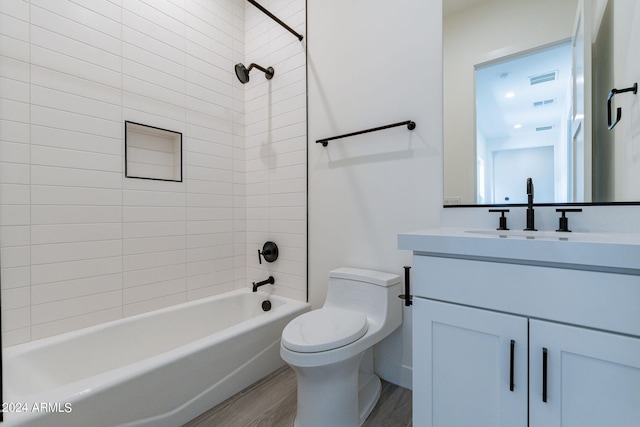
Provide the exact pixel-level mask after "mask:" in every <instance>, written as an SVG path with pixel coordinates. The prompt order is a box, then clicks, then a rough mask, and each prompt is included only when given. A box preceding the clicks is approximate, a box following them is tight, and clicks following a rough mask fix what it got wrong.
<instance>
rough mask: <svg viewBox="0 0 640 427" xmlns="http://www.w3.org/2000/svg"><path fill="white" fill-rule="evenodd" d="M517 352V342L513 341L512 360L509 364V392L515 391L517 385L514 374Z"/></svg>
mask: <svg viewBox="0 0 640 427" xmlns="http://www.w3.org/2000/svg"><path fill="white" fill-rule="evenodd" d="M515 350H516V342H515V340H511V359H510V362H509V390H510V391H513V389H514V387H515V384H514V382H513V373H514V365H515V360H514V354H515Z"/></svg>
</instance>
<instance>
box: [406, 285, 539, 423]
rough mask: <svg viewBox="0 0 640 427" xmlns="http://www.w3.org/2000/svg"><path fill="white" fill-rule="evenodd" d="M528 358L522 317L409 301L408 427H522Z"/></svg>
mask: <svg viewBox="0 0 640 427" xmlns="http://www.w3.org/2000/svg"><path fill="white" fill-rule="evenodd" d="M512 341H513V351H512V345H511V343H512ZM512 354H513V356H512ZM527 355H528V352H527V319H526V318H523V317H518V316H510V315H505V314H501V313H496V312H490V311H486V310H478V309H473V308H469V307H463V306H458V305H454V304H446V303H440V302H435V301H430V300H426V299H423V298H414V305H413V425H415V426H421V427H423V426H426V427H440V426H442V427H450V426H456V427H465V426H509V427H519V426H522V427H526V426H527V390H528V388H527ZM512 362H513V363H512ZM512 367H513V368H512ZM512 371H513V373H512ZM511 384H513V387H511ZM512 389H513V390H512Z"/></svg>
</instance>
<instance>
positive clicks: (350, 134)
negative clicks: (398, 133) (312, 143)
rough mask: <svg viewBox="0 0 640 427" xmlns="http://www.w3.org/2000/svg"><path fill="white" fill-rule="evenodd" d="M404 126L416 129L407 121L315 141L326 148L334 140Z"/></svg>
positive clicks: (412, 122) (413, 123)
mask: <svg viewBox="0 0 640 427" xmlns="http://www.w3.org/2000/svg"><path fill="white" fill-rule="evenodd" d="M404 125H406V126H407V129H409V130H414V129H415V128H416V123H415V122H414V121H411V120H407V121H406V122H400V123H394V124H392V125H386V126H380V127H377V128H371V129H367V130H361V131H358V132H351V133H345V134H344V135H338V136H333V137H331V138H322V139H319V140H317V141H316V144H322V145H323V146H324V147H326V146H327V145H328V144H329V141H333V140H334V139H340V138H346V137H348V136H356V135H361V134H363V133H369V132H376V131H379V130H383V129H389V128H394V127H397V126H404Z"/></svg>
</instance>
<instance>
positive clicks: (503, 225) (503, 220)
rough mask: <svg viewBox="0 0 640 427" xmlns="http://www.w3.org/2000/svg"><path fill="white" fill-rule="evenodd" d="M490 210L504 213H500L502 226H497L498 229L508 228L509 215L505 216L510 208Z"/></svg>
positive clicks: (490, 210)
mask: <svg viewBox="0 0 640 427" xmlns="http://www.w3.org/2000/svg"><path fill="white" fill-rule="evenodd" d="M489 212H500V213H502V215H500V218H499V220H500V226H499V227H498V228H496V230H508V228H507V217H506V216H504V213H505V212H509V209H489Z"/></svg>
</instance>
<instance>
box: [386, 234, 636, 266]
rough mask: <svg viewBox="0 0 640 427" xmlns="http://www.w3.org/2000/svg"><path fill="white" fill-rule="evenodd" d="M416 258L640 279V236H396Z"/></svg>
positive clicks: (400, 245) (399, 243)
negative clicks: (476, 262) (507, 264)
mask: <svg viewBox="0 0 640 427" xmlns="http://www.w3.org/2000/svg"><path fill="white" fill-rule="evenodd" d="M398 248H399V249H407V250H412V251H413V252H415V253H417V254H424V255H431V256H441V257H449V258H465V259H481V260H490V261H497V262H507V263H516V264H527V265H542V266H553V267H560V268H572V269H579V270H593V271H604V272H612V273H623V274H633V275H640V234H637V233H574V232H571V233H562V232H555V231H519V230H507V231H497V230H489V229H486V230H481V229H471V228H469V229H465V228H434V229H429V230H420V231H415V232H407V233H401V234H399V235H398Z"/></svg>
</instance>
